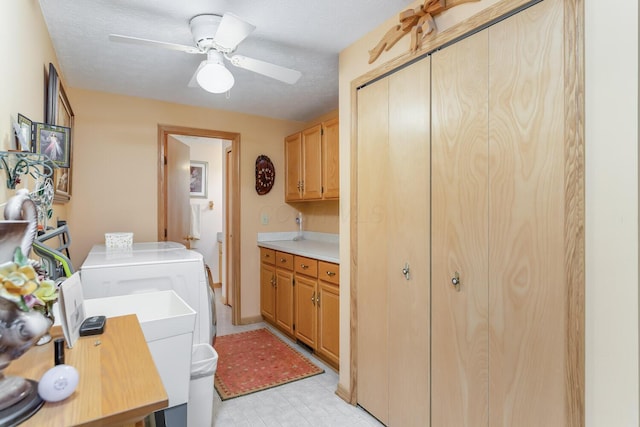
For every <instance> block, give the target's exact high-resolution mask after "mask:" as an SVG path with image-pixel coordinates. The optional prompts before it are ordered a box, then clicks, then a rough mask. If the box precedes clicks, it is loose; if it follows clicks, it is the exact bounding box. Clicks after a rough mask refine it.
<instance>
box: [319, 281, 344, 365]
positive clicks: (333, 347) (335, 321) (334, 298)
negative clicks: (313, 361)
mask: <svg viewBox="0 0 640 427" xmlns="http://www.w3.org/2000/svg"><path fill="white" fill-rule="evenodd" d="M317 306H318V345H317V352H318V354H319V355H321V356H324V358H325V359H326V360H327V361H329V363H330V364H331V365H332V366H333V367H335V368H337V367H338V365H339V364H340V288H339V287H338V286H336V285H334V284H331V283H329V282H324V281H319V282H318V301H317Z"/></svg>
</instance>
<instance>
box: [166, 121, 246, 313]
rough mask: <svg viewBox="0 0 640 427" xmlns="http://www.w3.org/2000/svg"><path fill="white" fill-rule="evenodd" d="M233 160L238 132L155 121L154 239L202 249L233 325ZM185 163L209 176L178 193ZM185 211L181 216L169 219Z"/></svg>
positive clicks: (236, 193)
mask: <svg viewBox="0 0 640 427" xmlns="http://www.w3.org/2000/svg"><path fill="white" fill-rule="evenodd" d="M178 145H179V146H183V148H184V149H186V150H187V154H186V157H185V154H184V153H183V152H182V151H181V150H183V148H180V149H179V150H176V149H175V148H174V147H175V146H178ZM178 153H181V154H178ZM178 157H180V159H177V158H178ZM239 159H240V135H239V134H236V133H230V132H223V131H216V130H207V129H194V128H184V127H175V126H162V125H160V126H158V164H159V167H158V240H167V237H168V238H169V239H170V240H175V241H179V243H183V244H185V245H186V246H187V247H189V246H191V248H192V249H195V250H197V251H198V252H200V253H202V254H203V257H204V259H205V262H206V263H207V265H209V266H215V267H217V268H214V269H212V270H215V271H212V273H213V281H214V282H221V283H222V288H221V290H220V292H219V293H218V296H219V297H220V298H219V299H220V300H221V301H222V302H225V303H229V304H230V305H232V322H233V324H238V323H240V313H241V310H240V307H241V305H240V304H241V301H240V298H239V295H240V289H239V287H240V285H239V284H240V283H241V281H240V263H241V260H240V256H239V254H240V247H239V246H240V244H239V242H240V238H239V237H240V224H239V221H238V220H234V219H237V218H240V203H239V201H240V185H239V182H240V180H239V177H240V164H239ZM192 161H193V163H191V162H192ZM191 165H195V166H196V167H195V170H196V171H198V172H199V173H200V174H203V173H204V174H206V175H210V178H213V179H207V180H206V181H205V182H204V183H199V185H198V188H197V191H195V192H193V193H190V194H188V195H187V197H186V198H185V197H184V196H185V195H184V193H185V192H188V191H189V190H188V189H187V190H183V187H184V188H186V184H184V182H185V180H187V182H188V180H189V175H190V171H191ZM200 176H201V175H200ZM176 177H177V178H176ZM216 181H217V182H216ZM174 182H179V185H175V184H174ZM175 188H179V189H180V190H179V191H177V190H175ZM189 196H196V197H189ZM172 200H176V203H173V202H172ZM176 204H177V205H179V206H176ZM214 213H215V214H214ZM185 216H186V217H187V220H186V221H180V220H178V221H176V220H175V218H176V217H185ZM198 218H199V221H198ZM194 221H195V222H194ZM204 221H206V224H205V223H204ZM218 232H219V233H221V234H220V236H218V234H217V233H218ZM194 234H197V235H199V238H198V239H197V240H194V239H193V235H194ZM218 237H220V238H219V239H218ZM218 240H220V242H218ZM219 248H221V249H222V250H221V252H222V256H220V251H219ZM218 272H220V273H221V274H218Z"/></svg>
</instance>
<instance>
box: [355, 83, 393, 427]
mask: <svg viewBox="0 0 640 427" xmlns="http://www.w3.org/2000/svg"><path fill="white" fill-rule="evenodd" d="M388 83H389V82H388V79H382V80H379V81H377V82H375V83H373V84H370V85H368V86H366V87H364V88H362V89H360V90H359V91H358V107H357V108H358V150H357V151H358V153H357V168H358V172H357V188H358V190H357V193H358V194H357V204H356V206H355V208H356V209H357V213H356V215H357V218H356V221H357V230H358V231H357V233H358V235H357V238H356V239H357V261H356V263H357V266H358V271H357V298H358V300H357V316H358V324H357V355H356V360H357V372H356V375H357V384H358V385H357V387H358V388H357V399H358V403H359V404H360V405H361V406H363V407H364V408H366V409H367V411H369V412H370V413H371V414H373V416H375V417H376V418H378V419H379V420H380V421H382V422H383V423H385V424H387V423H388V413H389V409H388V408H389V406H388V401H389V376H388V366H389V349H388V346H387V336H388V315H387V285H388V284H387V280H386V278H387V277H388V275H389V274H388V267H387V266H388V254H389V247H388V244H387V242H388V239H389V229H388V224H387V206H388V203H389V193H390V188H389V168H388V159H389V86H388Z"/></svg>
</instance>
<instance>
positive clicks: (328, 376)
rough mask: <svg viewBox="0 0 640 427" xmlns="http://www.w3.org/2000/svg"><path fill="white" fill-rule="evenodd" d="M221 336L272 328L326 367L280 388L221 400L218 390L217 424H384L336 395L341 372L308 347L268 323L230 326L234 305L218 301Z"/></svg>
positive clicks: (240, 426)
mask: <svg viewBox="0 0 640 427" xmlns="http://www.w3.org/2000/svg"><path fill="white" fill-rule="evenodd" d="M216 307H217V315H218V336H222V335H227V334H232V333H235V332H242V331H249V330H253V329H259V328H264V327H266V328H269V329H270V330H271V331H273V332H274V333H275V334H277V335H278V336H280V337H281V338H282V339H283V340H284V341H285V342H286V343H287V344H289V345H291V346H292V347H294V348H296V349H297V350H298V351H300V352H301V353H302V354H304V355H305V356H307V357H308V358H309V359H310V360H311V361H312V362H313V363H315V364H316V365H318V366H320V367H321V368H323V369H324V371H325V372H324V373H323V374H320V375H316V376H313V377H310V378H306V379H303V380H299V381H294V382H292V383H289V384H285V385H282V386H279V387H274V388H271V389H268V390H264V391H260V392H257V393H253V394H249V395H247V396H241V397H236V398H235V399H229V400H226V401H224V402H223V401H222V400H220V396H218V393H217V392H214V399H213V418H214V419H213V425H214V426H215V427H258V426H259V427H265V426H268V427H271V426H273V427H276V426H277V427H280V426H291V427H304V426H329V427H334V426H335V427H342V426H345V427H347V426H353V427H374V426H375V427H378V426H382V424H380V423H379V422H378V421H377V420H376V419H375V418H373V417H372V416H371V415H369V414H368V413H367V412H365V411H364V410H363V409H361V408H359V407H356V406H352V405H349V404H348V403H346V402H345V401H344V400H342V399H340V398H339V397H338V396H337V395H336V394H335V391H336V387H337V385H338V374H337V373H336V372H335V371H334V370H332V369H331V368H329V367H328V366H326V365H325V364H324V363H322V362H321V361H320V360H318V359H316V358H315V357H313V356H312V355H311V354H310V353H309V352H308V351H307V350H306V349H305V348H303V347H301V346H299V345H297V344H295V343H293V342H292V341H291V340H290V339H289V338H287V337H284V336H283V335H282V334H281V333H280V332H278V331H277V330H276V329H275V328H273V327H271V326H270V325H267V324H265V323H262V322H261V323H255V324H251V325H244V326H233V325H231V308H230V307H228V306H224V305H222V304H220V303H219V302H218V304H217V306H216Z"/></svg>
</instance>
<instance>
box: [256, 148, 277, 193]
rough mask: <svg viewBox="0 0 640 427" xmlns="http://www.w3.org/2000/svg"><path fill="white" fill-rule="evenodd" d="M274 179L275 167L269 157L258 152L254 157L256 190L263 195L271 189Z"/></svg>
mask: <svg viewBox="0 0 640 427" xmlns="http://www.w3.org/2000/svg"><path fill="white" fill-rule="evenodd" d="M275 180H276V169H275V168H274V167H273V163H271V159H270V158H269V157H267V156H265V155H264V154H260V155H259V156H258V158H257V159H256V192H257V193H258V194H259V195H261V196H262V195H265V194H267V193H268V192H269V191H271V187H273V183H274V182H275Z"/></svg>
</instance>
